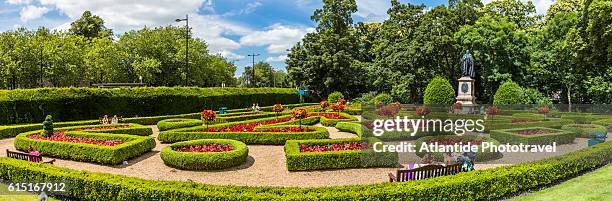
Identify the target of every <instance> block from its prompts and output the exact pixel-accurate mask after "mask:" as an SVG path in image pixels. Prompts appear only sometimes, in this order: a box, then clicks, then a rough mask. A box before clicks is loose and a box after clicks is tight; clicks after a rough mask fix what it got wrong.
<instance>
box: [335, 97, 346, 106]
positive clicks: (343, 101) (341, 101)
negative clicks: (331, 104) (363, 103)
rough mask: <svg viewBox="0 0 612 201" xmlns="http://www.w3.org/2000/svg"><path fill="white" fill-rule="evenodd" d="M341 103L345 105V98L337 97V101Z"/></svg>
mask: <svg viewBox="0 0 612 201" xmlns="http://www.w3.org/2000/svg"><path fill="white" fill-rule="evenodd" d="M337 103H339V104H341V105H346V100H345V99H344V98H341V99H338V102H337Z"/></svg>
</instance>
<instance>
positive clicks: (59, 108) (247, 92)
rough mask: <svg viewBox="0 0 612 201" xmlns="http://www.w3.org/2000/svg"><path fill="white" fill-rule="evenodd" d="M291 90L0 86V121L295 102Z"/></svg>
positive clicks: (183, 111) (167, 112)
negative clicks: (2, 88) (5, 88)
mask: <svg viewBox="0 0 612 201" xmlns="http://www.w3.org/2000/svg"><path fill="white" fill-rule="evenodd" d="M299 100H300V97H299V95H298V93H297V90H295V89H289V88H287V89H281V88H232V87H225V88H199V87H137V88H113V89H102V88H38V89H17V90H1V91H0V124H18V123H32V122H42V121H43V120H44V118H45V116H46V115H53V117H54V120H55V121H74V120H84V119H97V118H98V117H100V115H102V114H112V115H117V116H123V117H126V118H127V117H134V116H159V115H173V114H186V113H192V112H197V111H201V110H202V109H205V108H214V109H216V108H220V107H227V108H229V109H233V108H245V107H250V106H251V105H252V104H253V103H259V104H260V105H274V104H276V103H281V104H292V103H298V102H299Z"/></svg>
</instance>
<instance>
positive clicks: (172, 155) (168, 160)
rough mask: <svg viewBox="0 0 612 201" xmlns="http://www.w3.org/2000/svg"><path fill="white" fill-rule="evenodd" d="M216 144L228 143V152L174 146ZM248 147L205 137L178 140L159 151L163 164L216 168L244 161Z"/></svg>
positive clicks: (201, 168)
mask: <svg viewBox="0 0 612 201" xmlns="http://www.w3.org/2000/svg"><path fill="white" fill-rule="evenodd" d="M205 144H218V145H230V146H232V147H233V150H231V151H228V152H177V151H174V149H176V148H180V147H185V146H192V145H193V146H195V145H205ZM248 155H249V149H248V148H247V146H246V144H244V143H242V142H240V141H236V140H227V139H206V140H193V141H187V142H178V143H174V144H172V145H170V146H167V147H165V148H164V149H162V151H161V153H160V157H161V159H162V160H163V161H164V164H166V165H168V166H171V167H175V168H178V169H183V170H217V169H224V168H229V167H234V166H238V165H240V164H243V163H244V162H245V161H246V158H247V156H248Z"/></svg>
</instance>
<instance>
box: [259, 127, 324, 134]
mask: <svg viewBox="0 0 612 201" xmlns="http://www.w3.org/2000/svg"><path fill="white" fill-rule="evenodd" d="M257 131H258V132H276V133H279V132H311V131H314V129H309V128H300V127H285V128H269V129H259V130H257Z"/></svg>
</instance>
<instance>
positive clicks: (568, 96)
mask: <svg viewBox="0 0 612 201" xmlns="http://www.w3.org/2000/svg"><path fill="white" fill-rule="evenodd" d="M566 86H567V105H568V109H567V111H568V112H572V88H571V86H570V84H567V85H566Z"/></svg>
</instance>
